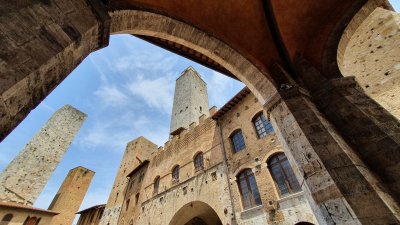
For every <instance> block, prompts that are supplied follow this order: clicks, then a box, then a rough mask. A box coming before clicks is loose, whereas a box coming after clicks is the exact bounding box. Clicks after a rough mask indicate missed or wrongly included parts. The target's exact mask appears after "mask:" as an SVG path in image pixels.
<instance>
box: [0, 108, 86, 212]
mask: <svg viewBox="0 0 400 225" xmlns="http://www.w3.org/2000/svg"><path fill="white" fill-rule="evenodd" d="M85 119H86V114H84V113H82V112H80V111H79V110H77V109H75V108H73V107H72V106H70V105H66V106H64V107H62V108H61V109H59V110H57V112H55V113H54V114H53V116H52V117H51V118H50V119H49V120H48V121H47V123H46V124H45V125H44V126H43V127H42V129H41V130H40V131H39V132H38V133H37V134H36V135H35V136H34V137H33V138H32V139H31V141H30V142H29V143H28V144H27V145H26V146H25V148H24V149H23V150H22V151H21V152H20V153H19V154H18V156H17V157H15V158H14V159H13V160H12V161H11V163H10V164H9V165H8V166H7V168H6V169H5V170H4V171H3V172H2V173H1V174H0V201H13V202H19V203H22V204H26V205H33V203H34V202H35V200H36V199H37V197H38V196H39V194H40V192H41V191H42V189H43V188H44V186H45V185H46V183H47V181H48V180H49V178H50V176H51V174H52V173H53V171H54V170H55V168H56V167H57V165H58V163H59V162H60V161H61V159H62V158H63V156H64V154H65V152H66V151H67V149H68V147H69V146H70V144H71V142H72V140H73V139H74V137H75V135H76V134H77V133H78V131H79V129H80V127H81V125H82V123H83V121H84V120H85Z"/></svg>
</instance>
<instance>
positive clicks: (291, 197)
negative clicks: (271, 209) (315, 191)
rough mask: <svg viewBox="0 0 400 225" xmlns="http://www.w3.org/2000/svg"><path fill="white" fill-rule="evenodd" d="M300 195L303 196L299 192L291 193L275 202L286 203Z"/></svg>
mask: <svg viewBox="0 0 400 225" xmlns="http://www.w3.org/2000/svg"><path fill="white" fill-rule="evenodd" d="M302 195H303V192H302V191H299V192H296V193H293V194H289V195H285V196H283V197H281V198H280V199H278V201H277V202H278V203H279V202H285V201H288V200H290V199H293V198H297V197H299V196H302Z"/></svg>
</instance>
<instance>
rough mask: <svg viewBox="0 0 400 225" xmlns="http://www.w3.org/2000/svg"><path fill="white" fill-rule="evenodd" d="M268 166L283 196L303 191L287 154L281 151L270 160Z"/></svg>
mask: <svg viewBox="0 0 400 225" xmlns="http://www.w3.org/2000/svg"><path fill="white" fill-rule="evenodd" d="M268 167H269V170H270V172H271V175H272V178H273V179H274V181H275V184H276V186H277V187H278V190H279V193H280V195H281V196H285V195H288V194H292V193H296V192H299V191H301V187H300V184H299V182H298V181H297V179H296V176H295V175H294V173H293V170H292V167H291V166H290V164H289V161H288V159H287V158H286V156H285V154H283V153H279V154H277V155H275V156H273V157H272V158H271V159H270V160H269V161H268Z"/></svg>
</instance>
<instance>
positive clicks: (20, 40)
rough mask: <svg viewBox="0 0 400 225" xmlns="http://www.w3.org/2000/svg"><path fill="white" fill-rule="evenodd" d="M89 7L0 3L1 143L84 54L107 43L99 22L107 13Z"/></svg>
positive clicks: (76, 1)
mask: <svg viewBox="0 0 400 225" xmlns="http://www.w3.org/2000/svg"><path fill="white" fill-rule="evenodd" d="M89 2H90V1H86V0H71V1H62V0H48V1H40V0H32V1H18V2H9V1H2V2H1V3H0V49H2V51H1V52H0V118H1V119H0V127H1V128H2V129H1V131H0V140H2V139H3V138H4V137H5V136H6V135H7V134H8V133H9V132H11V131H12V129H13V128H14V127H15V126H16V125H17V124H18V123H19V122H20V121H22V120H23V119H24V118H25V116H26V115H27V114H28V113H29V112H30V110H32V109H33V108H35V107H36V106H37V105H38V104H39V103H40V102H41V101H42V100H43V99H44V98H45V97H46V96H47V95H48V94H49V93H50V92H51V91H52V90H53V89H54V88H55V87H57V85H58V84H59V83H60V82H61V81H62V80H64V78H65V77H66V76H67V75H68V74H69V73H70V72H71V71H72V70H73V69H75V67H76V66H78V64H79V63H80V62H81V61H82V60H83V59H84V58H85V57H86V56H87V55H88V54H89V53H91V52H92V51H94V50H96V49H98V48H99V47H100V46H103V45H106V44H107V43H108V42H107V41H106V43H104V42H103V41H102V39H101V37H102V36H103V34H102V32H103V30H104V29H103V28H104V26H103V25H102V22H99V21H98V20H101V19H99V18H102V16H103V17H104V18H107V17H108V14H107V12H106V11H101V10H96V9H100V8H99V7H97V8H96V9H95V7H92V5H91V4H90V3H89ZM92 2H95V1H92ZM92 4H93V3H92ZM104 10H105V9H104ZM101 13H103V14H101ZM104 13H105V15H104ZM107 40H108V39H107Z"/></svg>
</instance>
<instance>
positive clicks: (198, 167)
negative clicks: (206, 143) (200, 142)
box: [194, 152, 204, 171]
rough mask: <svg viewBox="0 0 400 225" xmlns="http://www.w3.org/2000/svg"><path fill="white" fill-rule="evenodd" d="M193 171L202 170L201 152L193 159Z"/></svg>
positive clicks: (202, 159)
mask: <svg viewBox="0 0 400 225" xmlns="http://www.w3.org/2000/svg"><path fill="white" fill-rule="evenodd" d="M194 169H195V171H199V170H202V169H204V158H203V153H202V152H200V153H198V154H197V155H196V156H195V157H194Z"/></svg>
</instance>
